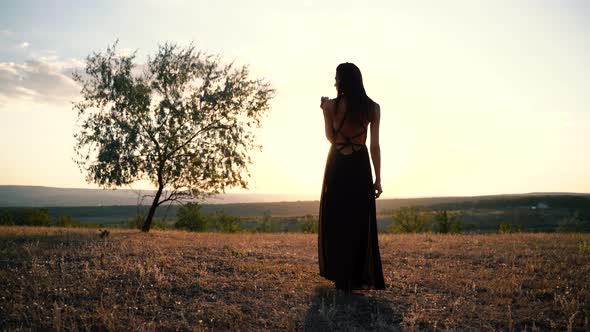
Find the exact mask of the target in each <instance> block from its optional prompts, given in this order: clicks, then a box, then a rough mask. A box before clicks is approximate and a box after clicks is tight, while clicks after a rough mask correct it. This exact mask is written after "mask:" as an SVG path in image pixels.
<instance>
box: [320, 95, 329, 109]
mask: <svg viewBox="0 0 590 332" xmlns="http://www.w3.org/2000/svg"><path fill="white" fill-rule="evenodd" d="M327 100H330V98H328V97H322V98H320V108H324V103H325V102H326V101H327Z"/></svg>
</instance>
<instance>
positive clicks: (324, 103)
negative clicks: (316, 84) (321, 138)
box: [320, 97, 334, 143]
mask: <svg viewBox="0 0 590 332" xmlns="http://www.w3.org/2000/svg"><path fill="white" fill-rule="evenodd" d="M332 105H333V103H332V100H329V99H328V97H322V98H321V101H320V107H321V108H322V110H323V111H324V130H325V132H326V138H327V139H328V141H330V143H334V142H333V139H334V137H333V135H334V133H333V132H332V116H333V114H334V113H333V112H332Z"/></svg>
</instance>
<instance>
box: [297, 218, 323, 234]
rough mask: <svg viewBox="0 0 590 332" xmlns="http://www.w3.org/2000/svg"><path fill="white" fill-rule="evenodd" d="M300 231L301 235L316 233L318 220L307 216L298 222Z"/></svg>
mask: <svg viewBox="0 0 590 332" xmlns="http://www.w3.org/2000/svg"><path fill="white" fill-rule="evenodd" d="M300 224H301V231H302V232H303V233H317V232H318V226H319V220H318V218H317V217H316V216H312V215H311V214H308V215H306V216H304V217H303V218H302V219H301V220H300Z"/></svg>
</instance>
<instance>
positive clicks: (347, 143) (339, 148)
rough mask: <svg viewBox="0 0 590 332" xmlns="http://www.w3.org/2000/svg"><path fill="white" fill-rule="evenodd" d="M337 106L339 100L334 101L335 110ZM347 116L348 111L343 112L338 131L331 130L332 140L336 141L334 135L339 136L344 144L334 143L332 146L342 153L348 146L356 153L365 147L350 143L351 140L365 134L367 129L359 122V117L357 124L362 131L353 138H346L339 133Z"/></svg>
mask: <svg viewBox="0 0 590 332" xmlns="http://www.w3.org/2000/svg"><path fill="white" fill-rule="evenodd" d="M339 104H340V98H338V99H337V101H336V110H338V105H339ZM347 115H348V109H347V110H346V111H345V112H344V116H343V117H342V120H340V124H339V125H338V129H336V128H332V129H333V131H334V135H333V136H334V139H336V135H338V134H340V135H341V136H342V137H344V139H345V140H346V141H345V142H338V143H334V146H335V147H336V149H337V150H338V151H340V152H342V150H344V149H345V148H346V147H348V146H350V147H351V148H352V150H353V151H358V150H360V148H361V147H363V146H364V145H365V144H364V143H363V144H359V143H354V142H353V141H352V139H353V138H357V137H360V136H362V135H364V134H365V133H366V132H367V128H366V127H365V125H364V124H363V122H362V121H361V118H360V117H359V124H360V126H361V128H363V130H362V131H361V132H360V133H358V134H356V135H353V136H346V135H344V134H343V133H341V132H340V130H342V127H343V126H344V121H346V116H347ZM355 148H356V149H355Z"/></svg>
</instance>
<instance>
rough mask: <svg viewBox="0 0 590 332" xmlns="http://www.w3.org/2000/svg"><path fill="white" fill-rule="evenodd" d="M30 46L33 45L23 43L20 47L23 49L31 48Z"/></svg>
mask: <svg viewBox="0 0 590 332" xmlns="http://www.w3.org/2000/svg"><path fill="white" fill-rule="evenodd" d="M29 45H31V44H29V43H28V42H22V43H20V44H19V45H18V46H20V47H21V48H27V47H29Z"/></svg>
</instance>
